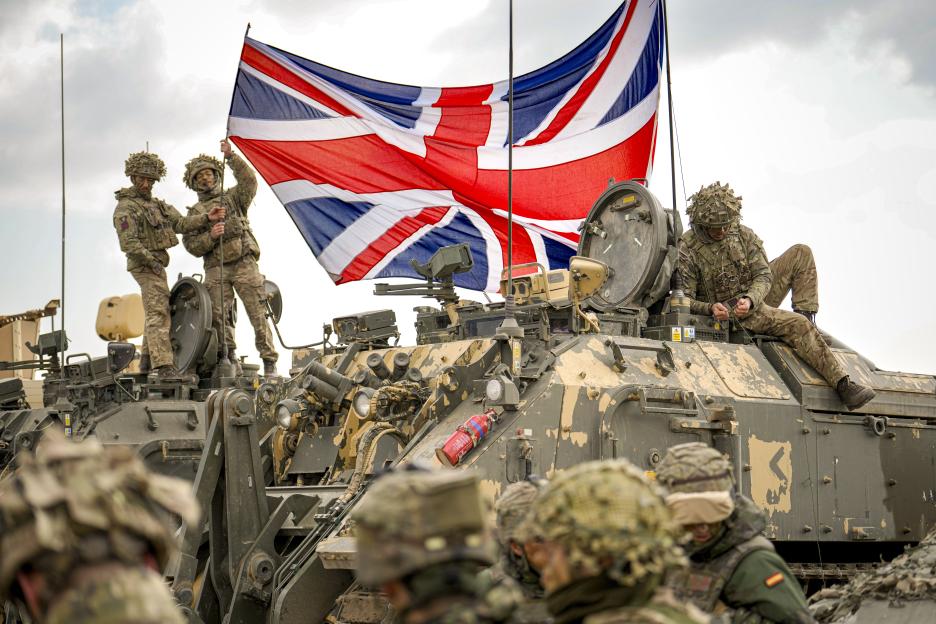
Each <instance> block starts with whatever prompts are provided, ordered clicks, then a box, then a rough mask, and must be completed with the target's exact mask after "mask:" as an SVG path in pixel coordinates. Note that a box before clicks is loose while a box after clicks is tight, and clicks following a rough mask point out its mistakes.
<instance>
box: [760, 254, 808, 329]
mask: <svg viewBox="0 0 936 624" xmlns="http://www.w3.org/2000/svg"><path fill="white" fill-rule="evenodd" d="M770 275H771V278H772V279H771V284H770V290H769V291H768V292H767V296H766V297H764V303H766V304H767V305H769V306H770V307H772V308H778V307H780V304H781V303H783V300H784V299H786V296H787V295H788V294H790V291H793V298H792V301H791V303H792V305H793V311H794V312H799V313H800V314H802V313H803V312H807V313H811V317H813V318H814V317H815V314H816V312H818V311H819V276H818V275H817V273H816V260H815V258H813V253H812V249H810V248H809V246H808V245H793V246H792V247H790V248H789V249H787V250H786V251H784V252H783V253H782V254H780V255H779V256H778V257H776V258H774V259H773V260H771V261H770ZM807 318H810V317H807Z"/></svg>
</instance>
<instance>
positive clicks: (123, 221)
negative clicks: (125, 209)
mask: <svg viewBox="0 0 936 624" xmlns="http://www.w3.org/2000/svg"><path fill="white" fill-rule="evenodd" d="M128 227H130V224H129V223H127V217H126V216H123V217H120V229H121V231H123V230H126V229H127V228H128Z"/></svg>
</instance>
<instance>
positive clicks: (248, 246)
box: [202, 194, 260, 266]
mask: <svg viewBox="0 0 936 624" xmlns="http://www.w3.org/2000/svg"><path fill="white" fill-rule="evenodd" d="M233 203H234V202H232V201H231V200H230V199H229V198H228V197H227V194H225V195H221V196H219V197H215V198H214V199H209V200H207V201H205V202H203V203H202V206H203V207H204V211H205V214H207V213H208V212H209V211H210V210H211V208H212V207H214V206H217V205H223V206H224V207H226V208H227V216H226V217H225V219H224V253H223V255H224V263H225V264H228V263H230V262H234V261H236V260H240V259H241V258H242V257H243V256H244V255H246V254H250V255H252V256H253V257H254V258H259V257H260V245H258V244H257V239H256V238H254V235H253V231H251V229H250V221H248V220H247V215H246V214H242V213H241V211H240V209H239V208H238V207H236V206H234V205H233ZM208 255H209V256H211V258H212V260H213V262H211V263H210V264H211V266H217V265H218V264H220V263H221V256H222V250H221V245H215V246H214V247H213V248H212V250H211V251H210V252H209V253H208ZM206 260H207V258H206Z"/></svg>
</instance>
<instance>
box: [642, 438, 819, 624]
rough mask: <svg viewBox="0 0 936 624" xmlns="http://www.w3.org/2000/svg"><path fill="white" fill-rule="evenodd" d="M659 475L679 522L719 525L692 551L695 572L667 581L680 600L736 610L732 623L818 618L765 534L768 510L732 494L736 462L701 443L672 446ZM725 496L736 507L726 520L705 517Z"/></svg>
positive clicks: (710, 608)
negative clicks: (811, 612)
mask: <svg viewBox="0 0 936 624" xmlns="http://www.w3.org/2000/svg"><path fill="white" fill-rule="evenodd" d="M657 480H658V481H659V482H660V483H661V484H662V485H664V486H665V487H666V488H667V490H668V491H669V492H670V495H669V496H668V497H667V502H668V504H670V505H671V506H672V507H673V508H674V515H675V516H676V517H677V519H679V521H681V522H684V523H685V524H686V525H689V524H695V523H696V522H702V523H705V524H716V523H717V524H718V526H719V528H718V529H717V531H716V533H715V535H714V536H713V537H712V539H711V540H709V541H708V542H706V543H704V544H701V545H696V544H690V546H689V547H688V548H687V551H688V553H689V562H690V567H689V569H688V570H678V571H676V572H674V573H672V574H670V575H669V577H668V578H667V584H668V585H669V586H670V587H671V588H673V591H674V592H675V594H676V596H677V597H678V598H679V599H680V600H687V601H692V603H693V604H695V605H696V606H698V607H699V608H700V609H703V610H705V611H708V612H722V611H724V610H725V608H727V609H730V610H731V612H730V613H729V614H728V618H727V619H729V620H730V621H733V622H746V623H750V624H756V623H758V622H791V623H807V622H812V621H813V619H812V617H811V616H810V614H809V610H808V609H807V606H806V598H805V596H804V595H803V590H802V589H801V588H800V586H799V583H797V581H796V578H795V577H794V576H793V573H792V572H790V569H789V568H788V567H787V565H786V563H785V562H784V561H783V559H782V558H781V557H780V556H779V555H778V554H777V553H776V552H775V550H774V547H773V544H771V543H770V540H768V539H767V538H765V537H764V536H763V531H764V528H765V527H766V525H767V520H766V517H765V516H764V513H763V512H762V511H761V510H760V509H758V507H757V506H756V505H755V504H754V503H753V502H752V501H751V500H750V499H748V498H746V497H744V496H742V495H740V494H737V493H736V492H735V491H734V480H733V478H732V474H731V465H730V464H729V463H728V461H727V460H726V459H725V458H724V457H723V456H722V454H721V453H719V452H718V451H717V450H715V449H713V448H711V447H709V446H707V445H705V444H702V443H700V442H690V443H688V444H680V445H678V446H674V447H672V448H670V449H669V450H668V451H667V453H666V456H665V457H664V458H663V461H662V462H661V463H660V466H659V468H658V470H657ZM721 498H724V499H726V500H728V501H730V502H732V503H733V505H732V506H733V509H732V508H731V507H725V508H724V513H727V515H723V514H719V515H720V516H723V517H721V518H719V517H718V516H715V517H712V516H711V515H709V516H708V517H706V516H705V514H706V511H707V510H709V509H710V507H709V506H708V505H709V504H710V502H711V501H712V500H719V499H721ZM690 505H691V506H694V507H685V506H690ZM684 507H685V510H683V508H684ZM695 514H698V516H696V517H693V516H694V515H695ZM716 518H718V519H717V520H716ZM713 521H715V522H713Z"/></svg>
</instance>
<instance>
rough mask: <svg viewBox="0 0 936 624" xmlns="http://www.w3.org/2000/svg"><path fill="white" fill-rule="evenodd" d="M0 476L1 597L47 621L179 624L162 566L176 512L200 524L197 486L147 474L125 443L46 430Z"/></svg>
mask: <svg viewBox="0 0 936 624" xmlns="http://www.w3.org/2000/svg"><path fill="white" fill-rule="evenodd" d="M17 460H18V461H19V462H20V464H21V465H20V468H19V469H18V470H17V471H16V472H15V473H14V474H13V475H12V476H11V477H10V478H8V479H5V480H4V481H2V482H0V603H2V602H3V601H4V600H12V601H13V602H14V603H16V604H17V606H18V608H19V610H20V612H21V613H28V614H29V615H30V617H31V618H32V621H36V622H43V623H44V624H66V623H67V624H92V623H100V622H134V623H135V624H182V623H183V622H184V621H185V618H184V617H183V616H182V613H181V611H180V610H179V607H178V605H177V604H176V601H175V599H174V598H173V597H172V594H171V593H170V592H169V588H168V587H167V586H166V584H165V583H164V582H163V579H162V575H161V574H160V570H161V569H162V568H163V566H165V565H166V563H167V562H168V560H169V558H170V557H171V556H172V555H173V552H174V550H175V548H176V543H175V538H174V536H173V525H172V516H173V515H179V516H181V517H182V519H183V521H185V522H186V523H187V524H190V525H191V524H194V523H196V522H197V521H198V508H197V505H196V503H195V499H194V497H193V496H192V493H191V485H190V484H188V483H186V482H184V481H182V480H181V479H175V478H171V477H165V476H161V475H156V474H154V473H151V472H149V471H148V470H147V469H146V467H145V466H144V465H143V462H142V461H140V459H139V458H138V457H137V456H136V455H135V454H134V453H133V451H131V450H130V449H129V448H128V447H109V448H107V449H105V448H104V447H102V446H101V444H100V443H99V442H98V441H97V440H94V439H88V440H85V441H83V442H80V443H78V442H72V441H71V440H66V439H65V437H64V435H63V434H62V433H61V432H60V431H58V430H55V429H47V430H46V433H45V434H44V436H43V439H42V440H41V441H40V443H39V445H38V448H37V449H36V454H35V456H31V455H29V454H28V452H27V451H23V452H21V453H19V454H18V455H17Z"/></svg>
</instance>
